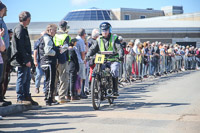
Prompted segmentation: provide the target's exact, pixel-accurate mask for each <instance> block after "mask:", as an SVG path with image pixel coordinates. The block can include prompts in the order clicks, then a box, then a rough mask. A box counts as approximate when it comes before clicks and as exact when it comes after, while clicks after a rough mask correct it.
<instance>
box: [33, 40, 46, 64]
mask: <svg viewBox="0 0 200 133" xmlns="http://www.w3.org/2000/svg"><path fill="white" fill-rule="evenodd" d="M44 45H45V44H44V39H43V36H42V37H40V38H39V39H38V40H37V41H36V42H35V48H34V49H35V50H37V59H38V62H40V54H41V53H43V52H42V51H41V47H42V48H44Z"/></svg>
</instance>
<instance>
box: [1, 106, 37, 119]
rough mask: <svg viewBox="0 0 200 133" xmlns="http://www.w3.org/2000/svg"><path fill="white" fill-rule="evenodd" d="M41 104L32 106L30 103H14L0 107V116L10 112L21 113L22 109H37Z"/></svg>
mask: <svg viewBox="0 0 200 133" xmlns="http://www.w3.org/2000/svg"><path fill="white" fill-rule="evenodd" d="M39 108H41V106H32V105H21V104H14V105H9V106H5V107H0V116H7V115H11V114H16V113H21V112H23V111H27V110H32V109H39Z"/></svg>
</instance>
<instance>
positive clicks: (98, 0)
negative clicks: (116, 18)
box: [1, 0, 200, 23]
mask: <svg viewBox="0 0 200 133" xmlns="http://www.w3.org/2000/svg"><path fill="white" fill-rule="evenodd" d="M1 1H2V2H3V3H4V4H5V5H6V6H7V10H8V11H7V16H5V17H4V21H5V22H6V23H12V22H18V15H19V14H20V12H22V11H29V12H30V13H31V22H58V21H60V20H62V19H63V18H64V16H66V15H67V13H68V12H70V11H72V10H77V9H89V8H92V7H96V8H100V9H113V8H138V9H146V8H153V9H155V10H160V9H161V7H164V6H171V5H175V6H183V10H184V13H193V12H200V0H1Z"/></svg>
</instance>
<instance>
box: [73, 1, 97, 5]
mask: <svg viewBox="0 0 200 133" xmlns="http://www.w3.org/2000/svg"><path fill="white" fill-rule="evenodd" d="M91 1H94V0H71V3H72V4H73V5H76V6H79V5H85V4H87V3H89V2H91Z"/></svg>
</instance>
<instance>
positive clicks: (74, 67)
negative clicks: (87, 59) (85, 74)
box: [67, 38, 80, 101]
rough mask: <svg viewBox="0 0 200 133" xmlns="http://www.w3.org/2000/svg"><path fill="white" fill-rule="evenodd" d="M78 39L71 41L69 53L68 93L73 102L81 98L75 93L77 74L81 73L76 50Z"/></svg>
mask: <svg viewBox="0 0 200 133" xmlns="http://www.w3.org/2000/svg"><path fill="white" fill-rule="evenodd" d="M77 41H78V40H77V39H76V38H74V39H72V40H71V42H70V43H69V48H68V53H69V66H68V71H69V81H68V89H69V90H68V91H67V97H69V98H70V99H71V101H73V100H79V99H80V98H79V97H78V95H77V94H76V92H75V83H76V79H77V73H78V71H79V63H78V58H77V54H76V52H75V50H74V47H75V46H76V43H77Z"/></svg>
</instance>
